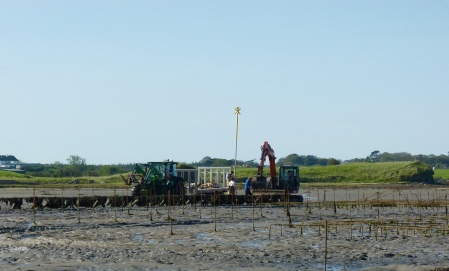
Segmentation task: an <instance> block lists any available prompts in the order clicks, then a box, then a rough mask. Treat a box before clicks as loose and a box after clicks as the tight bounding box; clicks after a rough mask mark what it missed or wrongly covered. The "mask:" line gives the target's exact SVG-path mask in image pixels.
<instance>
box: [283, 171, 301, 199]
mask: <svg viewBox="0 0 449 271" xmlns="http://www.w3.org/2000/svg"><path fill="white" fill-rule="evenodd" d="M279 183H280V186H282V187H284V189H285V190H286V191H287V193H293V194H294V193H297V192H298V191H299V167H297V166H289V165H284V166H281V167H280V168H279Z"/></svg>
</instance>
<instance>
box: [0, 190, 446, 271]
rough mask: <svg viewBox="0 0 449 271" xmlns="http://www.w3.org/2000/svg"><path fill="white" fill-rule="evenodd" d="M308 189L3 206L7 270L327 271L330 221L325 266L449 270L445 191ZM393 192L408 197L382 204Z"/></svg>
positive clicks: (0, 264) (0, 240) (3, 265)
mask: <svg viewBox="0 0 449 271" xmlns="http://www.w3.org/2000/svg"><path fill="white" fill-rule="evenodd" d="M406 191H408V192H406ZM89 192H90V191H87V192H86V193H88V194H90V193H89ZM97 192H98V193H100V192H99V191H97ZM303 192H304V196H305V198H306V201H305V202H304V203H303V204H298V203H293V204H292V205H291V208H289V209H286V206H285V205H284V204H281V203H279V204H264V205H257V204H256V205H254V208H253V206H252V205H240V206H234V207H232V206H219V207H216V208H214V207H213V206H200V205H197V206H196V208H195V206H194V205H193V204H191V203H190V204H187V205H185V206H175V207H172V209H169V208H167V206H165V205H164V206H157V207H155V206H152V207H151V208H145V207H138V208H137V207H129V208H128V207H123V208H111V207H106V208H95V209H92V208H81V209H76V208H68V209H64V210H60V209H43V210H37V212H36V213H34V212H33V211H32V210H31V209H23V210H10V209H8V208H6V207H5V206H2V210H0V219H1V221H2V228H1V231H0V269H2V270H252V269H258V270H324V264H325V260H324V259H325V245H326V238H325V233H326V231H325V229H326V227H325V223H326V221H327V223H328V227H327V229H328V231H327V233H328V238H327V255H326V269H327V270H431V269H434V268H436V267H449V264H448V263H449V253H448V251H447V241H448V238H447V236H448V235H447V232H445V230H446V229H448V227H447V207H446V202H447V199H446V195H447V194H446V193H447V191H446V190H445V188H433V187H430V188H427V187H426V188H422V187H421V188H419V189H416V188H412V189H408V188H404V189H399V190H398V189H397V188H392V189H386V190H379V189H377V188H376V189H372V188H368V189H340V190H333V189H330V190H327V191H326V199H325V201H324V189H316V190H312V189H311V190H309V191H307V190H305V191H303ZM334 192H335V200H336V201H338V203H337V204H336V205H333V200H334V198H333V197H334ZM76 193H78V192H76ZM8 194H9V195H11V191H9V193H8ZM399 194H400V196H399ZM406 195H407V196H406ZM362 196H364V197H362ZM371 197H374V198H371ZM318 198H319V199H320V200H319V202H318ZM393 198H394V199H395V201H398V199H401V204H399V201H398V202H397V204H394V205H393V204H392V205H390V206H388V207H387V206H386V205H385V206H383V207H381V206H380V205H377V206H376V204H375V202H376V201H377V202H378V201H382V200H387V199H390V200H391V199H393ZM414 198H416V199H417V200H419V201H420V202H421V201H422V202H425V201H428V200H430V201H432V202H434V203H438V205H439V207H433V206H430V205H426V206H424V205H422V206H418V205H417V204H418V203H416V202H415V203H414V200H413V199H414ZM372 200H374V202H371V203H367V202H370V201H372ZM349 201H351V202H353V203H349ZM412 201H413V202H412ZM287 211H288V212H287ZM287 214H290V216H287ZM289 219H290V220H291V221H289ZM424 227H426V230H424Z"/></svg>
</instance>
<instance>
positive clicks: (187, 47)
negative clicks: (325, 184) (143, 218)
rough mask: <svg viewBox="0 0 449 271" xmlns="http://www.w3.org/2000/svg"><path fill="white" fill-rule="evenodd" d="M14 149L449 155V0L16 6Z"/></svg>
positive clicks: (98, 155) (7, 47) (9, 145)
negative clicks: (266, 148) (269, 148)
mask: <svg viewBox="0 0 449 271" xmlns="http://www.w3.org/2000/svg"><path fill="white" fill-rule="evenodd" d="M0 33H1V34H0V112H1V114H2V116H1V123H2V125H1V127H2V128H1V133H0V155H7V154H10V155H14V156H16V157H17V158H18V159H20V160H21V161H24V162H29V163H32V162H35V163H53V162H56V161H59V162H63V163H65V162H66V159H67V158H68V157H69V156H70V155H78V156H80V157H82V158H84V159H86V162H87V163H88V164H119V163H135V162H147V161H160V160H164V159H170V160H174V161H179V162H186V163H191V162H198V161H200V160H201V159H202V158H203V157H205V156H210V157H212V158H224V159H234V155H235V145H236V137H235V136H236V115H235V108H236V107H240V108H241V111H240V113H241V114H240V115H239V126H238V127H239V131H238V141H237V146H238V149H237V159H238V160H243V161H248V160H252V159H256V160H257V161H258V159H259V158H260V146H261V145H262V144H263V142H264V141H268V142H269V143H270V145H271V146H272V147H273V149H274V150H275V152H276V156H277V158H278V159H279V158H282V157H285V156H287V155H289V154H292V153H296V154H298V155H315V156H318V157H321V158H336V159H340V160H348V159H353V158H363V157H366V156H368V155H369V154H370V153H371V152H372V151H374V150H379V151H380V152H390V153H395V152H408V153H411V154H413V155H417V154H424V155H429V154H435V155H440V154H445V155H446V154H448V151H449V146H448V136H449V123H448V122H449V121H448V109H449V105H448V101H449V2H448V1H409V0H407V1H194V0H192V1H188V0H187V1H45V0H44V1H9V0H6V1H1V2H0Z"/></svg>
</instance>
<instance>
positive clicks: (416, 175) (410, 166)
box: [0, 162, 449, 187]
mask: <svg viewBox="0 0 449 271" xmlns="http://www.w3.org/2000/svg"><path fill="white" fill-rule="evenodd" d="M435 172H436V173H437V174H436V176H437V177H441V178H443V179H449V170H436V171H435ZM256 173H257V168H237V171H236V176H237V182H238V183H242V182H244V181H245V179H246V178H247V177H249V176H255V175H256ZM300 174H301V177H300V181H301V183H335V184H338V183H341V184H350V183H355V184H357V183H358V184H362V183H385V184H388V183H391V184H394V183H428V184H431V183H434V171H433V170H432V168H431V167H430V166H429V165H428V164H426V163H422V162H388V163H351V164H343V165H336V166H312V167H300ZM125 175H126V174H125ZM264 175H269V168H265V169H264ZM73 179H76V180H77V183H79V185H82V186H89V185H91V184H92V183H94V184H95V186H96V187H102V186H103V187H114V186H122V185H124V184H123V180H122V179H121V177H120V175H111V176H101V177H76V178H46V177H30V176H27V175H23V174H18V173H12V172H7V171H0V186H3V187H4V186H21V185H49V186H58V185H66V184H71V183H72V180H73Z"/></svg>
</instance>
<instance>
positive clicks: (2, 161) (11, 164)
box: [0, 155, 20, 168]
mask: <svg viewBox="0 0 449 271" xmlns="http://www.w3.org/2000/svg"><path fill="white" fill-rule="evenodd" d="M19 164H20V161H19V160H18V159H17V158H16V157H15V156H14V155H0V167H2V168H15V167H16V166H17V165H19Z"/></svg>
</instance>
